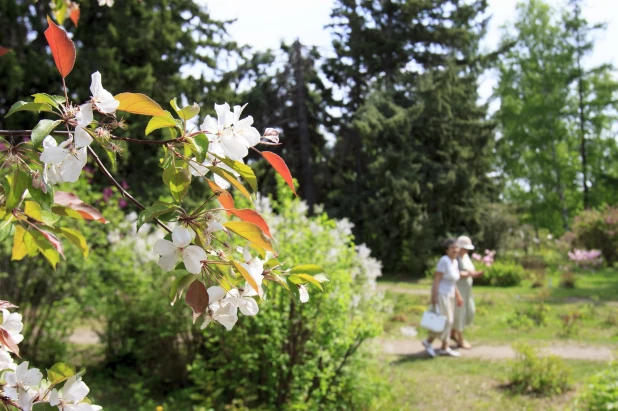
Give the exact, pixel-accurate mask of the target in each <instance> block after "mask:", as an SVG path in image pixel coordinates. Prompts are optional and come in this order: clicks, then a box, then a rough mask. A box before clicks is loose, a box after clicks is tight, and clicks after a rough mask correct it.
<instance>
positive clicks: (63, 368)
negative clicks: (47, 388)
mask: <svg viewBox="0 0 618 411" xmlns="http://www.w3.org/2000/svg"><path fill="white" fill-rule="evenodd" d="M74 375H75V367H73V366H72V365H70V364H66V363H63V362H59V363H56V364H54V365H53V366H52V367H51V368H50V369H48V370H47V379H48V380H49V382H50V383H51V384H52V385H55V384H58V383H61V382H63V381H66V380H68V379H69V378H71V377H72V376H74Z"/></svg>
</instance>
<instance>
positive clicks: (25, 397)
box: [0, 300, 101, 411]
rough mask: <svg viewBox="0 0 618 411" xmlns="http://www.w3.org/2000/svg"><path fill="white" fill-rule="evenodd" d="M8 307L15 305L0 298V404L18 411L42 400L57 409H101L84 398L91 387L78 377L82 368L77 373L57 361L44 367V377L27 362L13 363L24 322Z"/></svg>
mask: <svg viewBox="0 0 618 411" xmlns="http://www.w3.org/2000/svg"><path fill="white" fill-rule="evenodd" d="M10 308H17V307H16V306H15V305H13V304H11V303H9V302H8V301H2V300H0V312H1V314H2V316H1V317H0V318H1V319H2V322H1V323H0V404H2V405H3V406H4V408H5V409H11V408H9V407H13V408H16V409H18V410H21V411H31V410H32V407H33V406H34V405H35V404H44V403H47V404H49V405H51V406H52V407H58V410H59V411H97V410H100V409H101V407H100V406H98V405H93V404H92V403H91V402H90V400H89V399H88V397H87V395H88V392H89V391H90V390H89V388H88V386H87V385H86V384H85V383H84V382H83V381H82V380H81V378H82V376H83V375H84V373H85V372H86V370H85V369H82V370H81V371H79V372H76V370H75V368H74V367H72V366H71V365H69V364H65V363H57V364H54V365H53V366H52V367H51V368H50V369H48V370H47V372H46V375H47V378H43V374H42V373H41V371H40V370H39V369H38V368H31V367H30V364H29V363H28V361H22V362H21V363H20V364H19V365H17V364H16V363H15V360H14V358H13V356H18V357H19V347H18V345H19V343H20V342H21V341H22V340H23V339H24V336H23V335H22V334H20V333H21V331H22V329H23V328H24V325H23V323H22V316H21V314H19V313H16V312H10V311H9V309H10ZM63 383H64V384H63ZM61 385H62V387H61Z"/></svg>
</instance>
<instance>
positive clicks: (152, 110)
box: [114, 93, 166, 116]
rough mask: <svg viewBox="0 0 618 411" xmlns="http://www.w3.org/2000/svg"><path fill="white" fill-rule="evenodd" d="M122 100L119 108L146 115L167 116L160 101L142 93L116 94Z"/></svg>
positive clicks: (116, 97) (117, 98)
mask: <svg viewBox="0 0 618 411" xmlns="http://www.w3.org/2000/svg"><path fill="white" fill-rule="evenodd" d="M114 98H115V99H116V100H118V101H120V105H119V106H118V108H117V110H120V111H126V112H127V113H133V114H142V115H144V116H165V115H166V114H165V111H164V110H163V109H162V108H161V106H160V105H159V103H157V102H156V101H154V100H153V99H151V98H150V97H148V96H147V95H145V94H141V93H120V94H117V95H115V96H114Z"/></svg>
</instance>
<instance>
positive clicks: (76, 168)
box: [60, 150, 86, 183]
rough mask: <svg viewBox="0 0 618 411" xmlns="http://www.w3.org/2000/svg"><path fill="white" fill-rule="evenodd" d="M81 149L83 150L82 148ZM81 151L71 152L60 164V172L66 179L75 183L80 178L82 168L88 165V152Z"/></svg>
mask: <svg viewBox="0 0 618 411" xmlns="http://www.w3.org/2000/svg"><path fill="white" fill-rule="evenodd" d="M80 151H81V150H80ZM80 151H78V152H76V153H75V154H69V155H67V156H66V159H65V160H64V162H63V163H62V165H61V166H60V174H61V175H62V178H63V179H64V181H67V182H69V183H74V182H76V181H77V180H79V176H80V174H81V173H82V168H84V166H85V165H86V157H85V156H86V154H85V153H81V152H80Z"/></svg>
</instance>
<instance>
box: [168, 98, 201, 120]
mask: <svg viewBox="0 0 618 411" xmlns="http://www.w3.org/2000/svg"><path fill="white" fill-rule="evenodd" d="M170 105H171V106H172V108H173V109H174V111H175V112H176V113H177V114H178V116H179V117H180V118H181V119H183V120H185V121H187V120H191V119H192V118H193V117H195V116H197V115H198V114H199V112H200V106H198V105H197V103H193V105H191V106H186V107H183V108H182V109H181V108H180V107H178V103H177V99H176V97H174V99H173V100H172V101H170Z"/></svg>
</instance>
